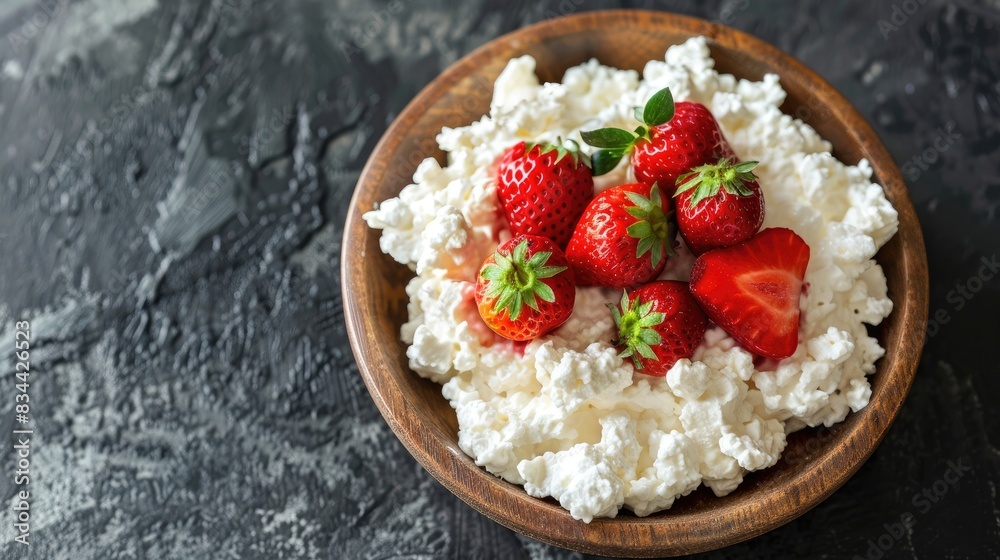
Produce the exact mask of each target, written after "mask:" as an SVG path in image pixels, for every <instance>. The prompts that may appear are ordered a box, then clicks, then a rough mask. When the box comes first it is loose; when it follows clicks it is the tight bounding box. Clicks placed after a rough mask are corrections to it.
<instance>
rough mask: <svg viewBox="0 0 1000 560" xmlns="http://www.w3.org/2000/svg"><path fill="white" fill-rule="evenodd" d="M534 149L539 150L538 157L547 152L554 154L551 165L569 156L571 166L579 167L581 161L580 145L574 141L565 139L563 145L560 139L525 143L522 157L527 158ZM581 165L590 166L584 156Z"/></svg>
mask: <svg viewBox="0 0 1000 560" xmlns="http://www.w3.org/2000/svg"><path fill="white" fill-rule="evenodd" d="M535 148H538V149H539V152H538V155H540V156H541V155H545V154H547V153H549V152H555V153H556V160H555V161H554V162H553V163H559V162H560V161H561V160H562V158H564V157H566V156H570V157H571V158H573V165H574V166H579V165H580V161H581V157H580V156H581V155H582V154H581V153H580V145H579V144H577V143H576V140H573V139H566V143H565V144H564V143H563V141H562V138H556V141H555V142H525V143H524V155H525V156H527V155H528V154H530V153H531V150H534V149H535ZM582 161H583V164H584V165H586V166H588V167H589V166H590V162H589V161H587V158H586V156H584V157H583V158H582Z"/></svg>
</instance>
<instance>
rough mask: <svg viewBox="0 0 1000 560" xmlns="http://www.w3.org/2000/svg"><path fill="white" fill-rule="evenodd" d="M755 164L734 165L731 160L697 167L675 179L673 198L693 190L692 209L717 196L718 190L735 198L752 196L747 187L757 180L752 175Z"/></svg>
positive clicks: (746, 162) (750, 162) (749, 162)
mask: <svg viewBox="0 0 1000 560" xmlns="http://www.w3.org/2000/svg"><path fill="white" fill-rule="evenodd" d="M757 163H758V162H756V161H745V162H743V163H735V162H734V161H733V160H732V159H720V160H719V162H718V163H708V164H705V165H699V166H698V167H695V168H694V169H692V170H691V171H690V172H689V173H685V174H684V175H681V176H680V177H678V178H677V191H676V192H675V193H674V196H678V195H680V194H681V193H682V192H687V191H689V190H692V189H694V194H692V195H691V207H692V208H694V207H695V206H697V205H698V203H699V202H701V201H702V200H705V199H706V198H711V197H713V196H715V195H717V194H719V190H720V189H724V190H725V191H726V192H727V193H729V194H731V195H735V196H753V191H752V190H750V188H749V187H747V185H748V184H749V183H752V182H754V181H756V180H757V176H756V175H754V174H753V169H754V168H755V167H757ZM689 179H690V180H689Z"/></svg>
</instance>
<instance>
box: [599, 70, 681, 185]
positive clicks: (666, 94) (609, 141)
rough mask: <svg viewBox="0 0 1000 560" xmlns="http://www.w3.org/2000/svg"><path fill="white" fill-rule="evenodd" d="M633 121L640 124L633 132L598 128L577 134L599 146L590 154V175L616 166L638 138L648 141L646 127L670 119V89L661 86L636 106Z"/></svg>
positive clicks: (648, 136) (672, 105)
mask: <svg viewBox="0 0 1000 560" xmlns="http://www.w3.org/2000/svg"><path fill="white" fill-rule="evenodd" d="M633 111H634V115H635V120H637V121H639V122H640V123H642V124H641V125H640V126H639V127H638V128H636V129H635V131H634V132H629V131H627V130H622V129H620V128H599V129H597V130H587V131H584V132H581V133H580V137H581V138H583V141H584V142H586V143H587V144H590V145H591V146H593V147H595V148H600V149H599V150H597V151H596V152H594V155H592V156H591V157H590V159H591V164H592V168H593V170H594V176H598V175H604V174H605V173H607V172H609V171H611V170H612V169H614V168H615V166H616V165H618V162H619V161H621V159H622V158H623V157H625V154H627V153H629V152H631V151H632V148H633V147H635V143H636V142H638V141H639V140H640V139H643V140H649V139H650V135H649V129H650V128H652V127H654V126H659V125H661V124H664V123H667V122H670V119H672V118H674V97H673V95H671V93H670V88H663V89H661V90H660V91H658V92H656V93H654V94H653V96H652V97H650V98H649V101H646V106H645V107H636V108H635V109H634V110H633Z"/></svg>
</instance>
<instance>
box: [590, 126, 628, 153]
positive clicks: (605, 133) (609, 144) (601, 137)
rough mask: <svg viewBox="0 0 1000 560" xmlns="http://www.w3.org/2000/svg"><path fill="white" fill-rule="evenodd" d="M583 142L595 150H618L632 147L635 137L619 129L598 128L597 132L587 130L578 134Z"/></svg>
mask: <svg viewBox="0 0 1000 560" xmlns="http://www.w3.org/2000/svg"><path fill="white" fill-rule="evenodd" d="M580 137H581V138H583V141H584V142H586V143H587V144H590V145H591V146H593V147H595V148H619V149H625V148H630V147H632V144H633V143H634V142H635V135H633V134H632V133H630V132H629V131H627V130H622V129H620V128H599V129H597V130H587V131H583V132H581V133H580Z"/></svg>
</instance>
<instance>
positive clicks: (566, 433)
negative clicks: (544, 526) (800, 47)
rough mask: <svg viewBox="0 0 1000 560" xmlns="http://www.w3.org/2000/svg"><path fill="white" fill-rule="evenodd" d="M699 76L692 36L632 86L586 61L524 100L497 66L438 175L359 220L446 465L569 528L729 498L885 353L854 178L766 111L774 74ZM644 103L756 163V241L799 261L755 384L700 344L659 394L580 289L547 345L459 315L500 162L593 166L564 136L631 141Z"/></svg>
mask: <svg viewBox="0 0 1000 560" xmlns="http://www.w3.org/2000/svg"><path fill="white" fill-rule="evenodd" d="M713 66H714V62H713V61H712V59H711V57H710V56H709V50H708V47H707V45H706V41H705V39H703V38H695V39H690V40H688V41H687V42H685V43H684V44H682V45H678V46H674V47H671V48H670V49H669V50H668V51H667V53H666V56H665V60H664V61H650V62H649V63H647V64H646V67H645V69H644V70H643V72H642V74H641V75H640V74H638V73H637V72H635V71H632V70H618V69H615V68H609V67H606V66H602V65H601V64H599V63H598V62H597V61H596V60H591V61H589V62H586V63H584V64H581V65H580V66H577V67H575V68H570V69H569V70H568V71H567V72H566V75H565V77H564V78H563V82H562V83H556V84H553V83H547V84H540V83H539V81H538V78H537V77H536V76H535V73H534V70H535V61H534V60H533V59H532V58H531V57H528V56H522V57H520V58H516V59H513V60H511V61H510V63H509V64H508V66H507V68H506V69H505V70H504V71H503V73H502V74H501V75H500V77H499V78H498V79H497V82H496V84H495V86H494V87H495V91H494V95H493V102H492V105H491V110H490V114H489V115H488V116H484V117H483V118H482V119H481V120H479V121H477V122H474V123H471V124H470V125H468V126H465V127H460V128H454V129H449V128H446V129H444V130H442V131H441V134H439V135H438V137H437V140H438V143H439V145H440V146H441V148H442V149H443V150H444V151H446V152H447V153H448V164H447V165H446V166H444V167H442V166H440V165H439V164H438V163H437V162H436V161H435V160H433V159H427V160H426V161H424V162H423V163H421V164H420V166H419V167H418V169H417V171H416V173H415V175H414V178H413V184H410V185H408V186H406V187H405V188H403V190H402V191H401V192H400V194H399V197H398V198H393V199H391V200H387V201H385V202H383V203H382V204H380V205H379V206H378V207H377V208H375V209H374V210H372V211H371V212H368V213H367V214H365V216H364V217H365V220H367V222H368V224H369V225H370V226H371V227H373V228H377V229H380V230H382V235H381V239H380V246H381V248H382V250H383V251H384V252H385V253H387V254H389V255H391V256H392V258H394V259H395V260H397V261H399V262H400V263H402V264H405V265H407V266H409V267H410V268H411V269H412V270H413V271H414V272H415V273H416V277H415V278H414V279H413V280H412V281H410V283H409V285H408V286H407V288H406V293H407V295H408V296H409V298H410V302H409V307H408V310H409V321H408V322H407V323H406V324H404V325H403V327H402V330H401V333H400V335H401V338H402V340H403V341H404V342H406V343H407V344H409V348H408V350H407V353H406V354H407V357H408V358H409V361H410V367H411V368H412V369H413V370H414V371H415V372H417V373H418V374H419V375H421V376H424V377H427V378H429V379H431V380H433V381H435V382H438V383H441V384H443V389H442V392H443V394H444V396H445V397H446V398H447V399H448V400H449V401H450V402H451V405H452V406H453V407H454V408H455V411H456V413H457V416H458V424H459V433H458V440H459V445H460V446H461V448H462V449H463V450H464V451H465V452H466V453H468V454H469V455H470V456H471V457H473V458H474V459H475V461H476V463H477V464H478V465H481V466H483V467H484V468H486V469H487V470H488V471H489V472H491V473H494V474H495V475H497V476H500V477H502V478H504V479H505V480H508V481H510V482H513V483H515V484H523V485H524V487H525V490H526V491H527V492H528V493H529V494H531V495H532V496H538V497H547V496H551V497H553V498H555V499H556V500H558V501H559V503H560V504H562V506H563V507H564V508H566V509H567V510H569V512H570V513H571V514H572V515H573V517H575V518H577V519H580V520H583V521H586V522H589V521H590V520H592V519H593V518H594V517H614V516H615V515H617V513H618V512H619V511H620V510H621V508H622V507H625V508H628V509H630V510H631V511H633V512H634V513H635V514H636V515H640V516H643V515H649V514H651V513H653V512H656V511H660V510H663V509H666V508H669V507H670V506H671V505H672V504H673V503H674V501H675V500H676V499H677V498H679V497H682V496H685V495H687V494H689V493H690V492H692V491H693V490H695V489H696V488H698V487H699V486H700V485H702V484H704V485H705V486H707V487H709V488H710V489H711V490H712V491H714V492H715V494H717V495H719V496H722V495H725V494H727V493H729V492H732V491H733V490H734V489H735V488H736V487H737V486H738V485H739V484H740V482H742V480H743V477H744V475H745V474H746V473H747V472H749V471H755V470H759V469H764V468H767V467H769V466H771V465H774V464H775V463H776V462H777V461H778V459H779V458H780V456H781V452H782V451H783V449H784V447H785V435H786V434H787V433H789V432H791V431H794V430H796V429H800V428H802V427H805V426H818V425H820V424H824V425H827V426H829V425H832V424H834V423H837V422H840V421H841V420H843V419H844V418H845V417H846V415H847V414H848V412H850V411H852V410H853V411H857V410H859V409H861V408H863V407H864V406H865V405H866V404H868V399H869V397H870V396H871V388H870V386H869V383H868V380H867V377H866V376H868V375H871V374H872V373H874V372H875V361H876V360H878V359H879V358H880V357H881V356H882V355H883V354H884V350H883V349H882V348H881V347H880V346H879V344H878V341H877V340H875V339H874V338H872V337H870V336H868V332H867V328H866V324H867V325H877V324H879V322H881V321H882V319H883V318H885V317H886V316H887V315H888V314H889V313H890V312H891V311H892V302H891V301H890V300H889V299H888V297H887V295H886V281H885V276H884V274H883V273H882V269H881V267H880V266H879V265H878V264H877V263H876V262H875V261H874V260H873V259H874V256H875V253H876V251H878V248H879V247H881V246H882V245H883V244H884V243H885V242H886V241H887V240H888V239H889V238H890V237H892V235H893V234H894V233H895V231H896V228H897V216H896V211H895V210H894V209H893V208H892V206H891V205H890V204H889V202H888V201H887V200H886V198H885V194H884V193H883V191H882V189H881V187H879V186H878V185H875V184H873V183H872V182H871V176H872V169H871V167H870V166H869V164H868V162H867V161H864V160H862V161H860V162H858V163H857V165H845V164H843V163H841V162H840V161H837V160H836V159H835V158H834V157H833V156H831V155H830V144H829V143H828V142H826V141H825V140H823V139H822V138H820V137H819V135H817V134H816V132H815V131H814V130H813V129H812V128H810V127H809V126H808V125H806V124H804V123H802V122H801V121H799V120H796V119H794V118H792V117H790V116H788V115H785V114H783V113H781V111H780V110H779V106H780V105H781V103H782V102H783V101H784V99H785V92H784V90H782V88H781V86H780V85H779V82H778V77H777V76H774V75H767V76H765V77H764V79H763V80H762V81H760V82H750V81H746V80H738V79H736V78H734V77H733V76H731V75H728V74H719V73H718V72H716V71H715V70H714V68H713ZM663 87H670V90H671V92H672V93H673V96H674V98H675V99H676V100H691V101H697V102H700V103H703V104H705V105H706V106H707V107H708V108H709V109H710V110H711V111H712V113H713V114H714V115H715V116H716V118H717V119H718V121H719V124H720V126H721V127H722V130H723V132H724V133H725V135H726V138H727V139H728V140H729V143H730V145H731V146H732V148H733V149H734V150H735V152H736V153H737V154H738V155H739V156H740V158H741V159H743V160H757V161H759V162H760V165H759V166H758V167H757V168H756V170H755V172H756V173H757V175H758V177H759V182H760V185H761V188H762V189H763V192H764V198H765V201H766V214H765V220H764V227H779V226H780V227H788V228H791V229H793V230H795V231H796V232H797V233H798V234H799V235H800V236H802V238H803V239H804V240H805V241H806V243H808V244H809V247H810V250H811V258H810V261H809V267H808V269H807V271H806V277H805V282H806V289H805V290H804V292H803V295H802V297H801V301H800V305H801V309H802V322H801V327H800V336H799V345H798V349H797V350H796V352H795V354H794V355H792V356H791V357H790V358H787V359H785V360H782V361H780V362H777V363H775V362H773V361H764V362H759V363H758V366H759V368H760V369H758V367H755V366H754V361H753V357H752V356H751V355H750V354H749V353H748V352H746V351H745V350H743V349H742V348H741V347H740V346H739V345H738V344H736V342H735V341H734V340H733V339H732V338H730V337H729V336H728V335H727V334H726V333H725V332H724V331H723V330H722V329H720V328H717V327H715V328H711V329H709V331H708V332H707V333H706V335H705V340H704V342H703V343H702V345H701V347H699V348H698V350H697V351H696V352H695V354H694V356H693V357H692V359H691V360H680V361H679V362H678V363H677V364H675V365H674V367H673V368H672V369H671V370H670V371H669V372H668V373H667V375H666V377H662V378H654V377H649V376H646V375H642V374H641V373H637V372H635V371H634V370H633V367H632V364H631V362H625V361H623V360H622V359H620V358H618V357H617V352H616V351H615V349H614V348H613V347H612V346H611V340H612V339H613V338H614V335H615V332H614V324H613V321H612V319H611V314H610V313H609V312H608V310H607V307H606V304H607V303H611V302H617V301H618V299H619V298H620V293H617V292H615V291H613V290H606V289H602V288H584V287H581V288H577V297H576V304H575V307H574V311H573V314H572V315H571V316H570V318H569V320H568V321H567V322H566V323H565V324H564V325H563V326H561V327H560V328H558V329H556V330H555V331H554V332H552V333H550V334H549V335H547V336H544V337H542V338H540V339H538V340H534V341H532V342H530V343H528V344H526V345H525V344H521V345H518V344H513V343H510V342H506V341H502V340H500V339H498V337H496V336H494V335H493V334H492V333H491V332H490V331H489V329H488V327H486V325H485V324H484V323H483V322H482V320H481V319H480V317H479V315H478V311H477V309H476V305H475V301H474V299H473V286H474V281H475V275H476V272H477V271H478V269H479V267H480V265H481V264H482V261H483V260H484V259H485V258H486V257H487V256H488V255H489V254H491V253H492V252H493V251H494V250H495V249H496V246H497V243H498V242H499V241H503V240H506V239H509V236H510V232H509V231H507V230H506V229H505V226H504V225H503V224H504V223H503V220H502V219H501V218H500V214H499V208H498V203H497V197H496V190H495V184H494V181H495V175H496V168H497V164H498V162H499V158H500V157H501V156H502V155H503V153H504V151H506V150H507V149H508V148H510V147H511V146H513V145H514V144H516V143H517V142H520V141H522V140H524V141H539V140H555V139H556V138H557V137H562V138H563V139H567V138H569V139H574V140H576V141H577V142H579V143H580V145H581V146H582V147H583V150H584V151H585V152H586V153H588V154H589V153H592V151H593V149H592V148H590V147H589V146H586V145H585V144H583V142H582V141H581V140H580V130H590V129H595V128H601V127H607V126H615V127H620V128H625V129H628V130H631V129H634V128H635V127H636V126H638V124H639V123H637V122H636V121H635V120H634V117H633V116H632V109H633V107H636V106H642V105H643V104H644V103H645V101H646V100H647V99H648V98H649V97H650V96H651V95H652V94H653V93H654V92H656V91H657V90H659V89H661V88H663ZM627 160H628V158H625V159H624V160H623V162H622V163H621V164H619V166H618V167H617V168H616V169H615V170H614V171H612V172H611V173H609V174H607V175H605V176H602V177H598V178H596V179H595V181H596V185H597V189H598V190H601V189H605V188H608V187H611V186H614V185H617V184H622V183H624V182H627V181H629V180H630V178H631V172H630V170H629V168H628V164H627ZM679 253H680V254H679V256H678V257H673V258H671V259H670V260H669V261H668V265H667V268H666V270H664V272H663V274H662V275H661V278H662V279H679V280H687V279H688V277H689V275H690V270H691V265H692V262H693V257H692V256H691V254H690V253H689V252H688V251H686V249H685V248H684V247H681V248H680V249H679Z"/></svg>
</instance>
